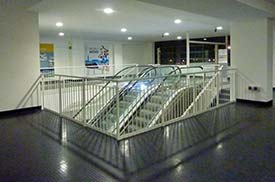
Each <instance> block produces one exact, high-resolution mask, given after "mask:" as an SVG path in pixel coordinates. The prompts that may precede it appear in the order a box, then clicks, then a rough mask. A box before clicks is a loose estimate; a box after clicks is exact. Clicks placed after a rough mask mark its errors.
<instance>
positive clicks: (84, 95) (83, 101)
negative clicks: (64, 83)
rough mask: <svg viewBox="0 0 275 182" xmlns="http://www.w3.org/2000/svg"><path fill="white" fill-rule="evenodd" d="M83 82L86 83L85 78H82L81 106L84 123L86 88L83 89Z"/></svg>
mask: <svg viewBox="0 0 275 182" xmlns="http://www.w3.org/2000/svg"><path fill="white" fill-rule="evenodd" d="M85 84H86V79H85V78H82V108H83V112H82V119H83V122H84V124H86V108H85V105H86V90H85Z"/></svg>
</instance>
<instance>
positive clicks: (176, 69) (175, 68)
mask: <svg viewBox="0 0 275 182" xmlns="http://www.w3.org/2000/svg"><path fill="white" fill-rule="evenodd" d="M173 68H174V70H173V71H171V72H170V73H169V74H168V75H166V76H165V78H164V79H163V80H162V82H161V84H159V85H158V86H157V88H156V89H155V91H156V90H158V89H159V87H160V86H161V85H163V84H164V82H165V81H166V80H167V79H168V78H169V76H170V75H172V74H173V73H175V72H177V71H179V72H180V75H181V73H182V72H181V69H190V68H200V69H201V70H203V67H201V66H191V67H179V66H173ZM179 80H180V77H178V80H177V81H176V82H178V81H179ZM151 95H152V94H150V95H149V96H148V97H150V96H151ZM141 99H142V98H140V100H141ZM137 103H139V102H137ZM138 109H139V108H137V110H138ZM135 112H136V111H135ZM156 115H157V114H156ZM154 117H155V116H153V118H154ZM124 118H126V117H124ZM124 118H123V119H122V120H124ZM152 121H153V120H152ZM148 125H149V124H148ZM128 126H129V124H128V125H126V126H125V127H124V129H122V131H121V132H120V134H121V133H123V132H124V131H125V129H126V128H127V127H128Z"/></svg>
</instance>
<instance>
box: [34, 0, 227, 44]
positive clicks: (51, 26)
mask: <svg viewBox="0 0 275 182" xmlns="http://www.w3.org/2000/svg"><path fill="white" fill-rule="evenodd" d="M105 7H112V8H113V9H114V10H115V11H116V12H115V13H114V14H112V15H106V14H104V13H103V12H102V9H103V8H105ZM31 9H32V10H34V11H37V12H39V15H40V18H39V19H40V31H41V34H42V35H57V33H58V31H59V30H58V29H57V28H56V27H55V22H57V21H62V22H64V27H63V28H62V29H63V30H62V31H64V32H65V33H67V35H68V33H69V34H71V35H73V36H77V37H81V38H85V39H93V40H127V36H132V37H133V40H136V41H155V40H170V39H176V37H177V36H179V35H181V36H183V37H184V36H185V33H186V32H187V31H189V32H190V34H191V36H193V37H197V36H218V35H225V34H228V33H229V23H228V22H227V21H222V20H220V19H218V18H211V17H206V16H201V15H197V14H193V13H188V12H186V11H182V10H176V9H171V8H166V7H161V6H157V5H153V4H148V3H143V2H139V1H136V0H58V1H57V0H43V1H42V2H40V3H38V4H36V5H35V6H33V7H32V8H31ZM176 18H180V19H181V20H182V21H183V22H182V24H180V25H176V24H174V22H173V21H174V19H176ZM220 25H222V26H223V27H224V28H225V29H224V30H223V31H221V32H219V33H215V32H214V29H215V27H216V26H220ZM122 27H126V28H127V29H128V32H127V33H121V32H120V29H121V28H122ZM164 32H170V34H171V36H170V37H168V38H165V39H162V38H161V35H162V33H164Z"/></svg>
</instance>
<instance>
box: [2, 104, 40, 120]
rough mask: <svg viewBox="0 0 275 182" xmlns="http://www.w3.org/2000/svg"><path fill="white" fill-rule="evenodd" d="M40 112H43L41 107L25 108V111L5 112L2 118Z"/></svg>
mask: <svg viewBox="0 0 275 182" xmlns="http://www.w3.org/2000/svg"><path fill="white" fill-rule="evenodd" d="M39 110H41V106H36V107H28V108H23V109H15V110H10V111H3V112H0V118H6V117H14V116H17V115H22V114H29V113H33V112H36V111H39Z"/></svg>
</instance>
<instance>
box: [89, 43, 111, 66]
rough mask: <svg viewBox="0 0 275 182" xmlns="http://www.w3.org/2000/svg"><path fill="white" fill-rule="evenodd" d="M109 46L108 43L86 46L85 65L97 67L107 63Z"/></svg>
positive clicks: (109, 52)
mask: <svg viewBox="0 0 275 182" xmlns="http://www.w3.org/2000/svg"><path fill="white" fill-rule="evenodd" d="M111 48H112V46H110V45H89V46H88V47H86V60H85V65H86V66H95V68H97V67H98V66H101V65H109V64H110V62H111V57H110V55H111Z"/></svg>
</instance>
